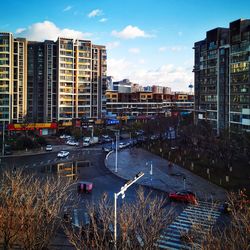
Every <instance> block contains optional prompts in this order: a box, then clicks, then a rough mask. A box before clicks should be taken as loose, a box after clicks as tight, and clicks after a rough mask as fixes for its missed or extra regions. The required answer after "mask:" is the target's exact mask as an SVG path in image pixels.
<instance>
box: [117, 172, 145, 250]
mask: <svg viewBox="0 0 250 250" xmlns="http://www.w3.org/2000/svg"><path fill="white" fill-rule="evenodd" d="M143 175H144V173H143V172H139V173H138V174H137V175H136V176H135V177H134V179H133V180H129V181H128V182H127V183H125V185H124V186H122V187H121V191H120V192H118V193H114V207H115V208H114V246H115V249H117V198H118V197H119V195H122V199H124V198H125V192H126V191H127V189H128V188H129V187H130V186H131V185H132V184H134V183H135V182H136V181H138V180H139V179H140V178H141V177H142V176H143Z"/></svg>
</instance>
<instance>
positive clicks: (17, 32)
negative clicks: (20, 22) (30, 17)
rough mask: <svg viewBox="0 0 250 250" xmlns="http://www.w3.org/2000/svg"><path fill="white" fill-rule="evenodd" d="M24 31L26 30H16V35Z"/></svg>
mask: <svg viewBox="0 0 250 250" xmlns="http://www.w3.org/2000/svg"><path fill="white" fill-rule="evenodd" d="M25 30H26V28H19V29H17V30H16V34H20V33H22V32H24V31H25Z"/></svg>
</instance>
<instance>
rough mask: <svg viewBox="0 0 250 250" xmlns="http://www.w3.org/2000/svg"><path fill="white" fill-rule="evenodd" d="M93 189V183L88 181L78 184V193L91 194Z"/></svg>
mask: <svg viewBox="0 0 250 250" xmlns="http://www.w3.org/2000/svg"><path fill="white" fill-rule="evenodd" d="M92 189H93V183H92V182H87V181H79V182H78V184H77V191H78V193H91V192H92Z"/></svg>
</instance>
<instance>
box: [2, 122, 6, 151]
mask: <svg viewBox="0 0 250 250" xmlns="http://www.w3.org/2000/svg"><path fill="white" fill-rule="evenodd" d="M2 136H3V139H2V156H4V144H5V141H4V139H5V121H3V131H2Z"/></svg>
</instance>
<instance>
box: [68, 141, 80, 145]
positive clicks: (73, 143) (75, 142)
mask: <svg viewBox="0 0 250 250" xmlns="http://www.w3.org/2000/svg"><path fill="white" fill-rule="evenodd" d="M66 144H67V145H70V146H79V142H77V141H71V140H69V141H67V142H66Z"/></svg>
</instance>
